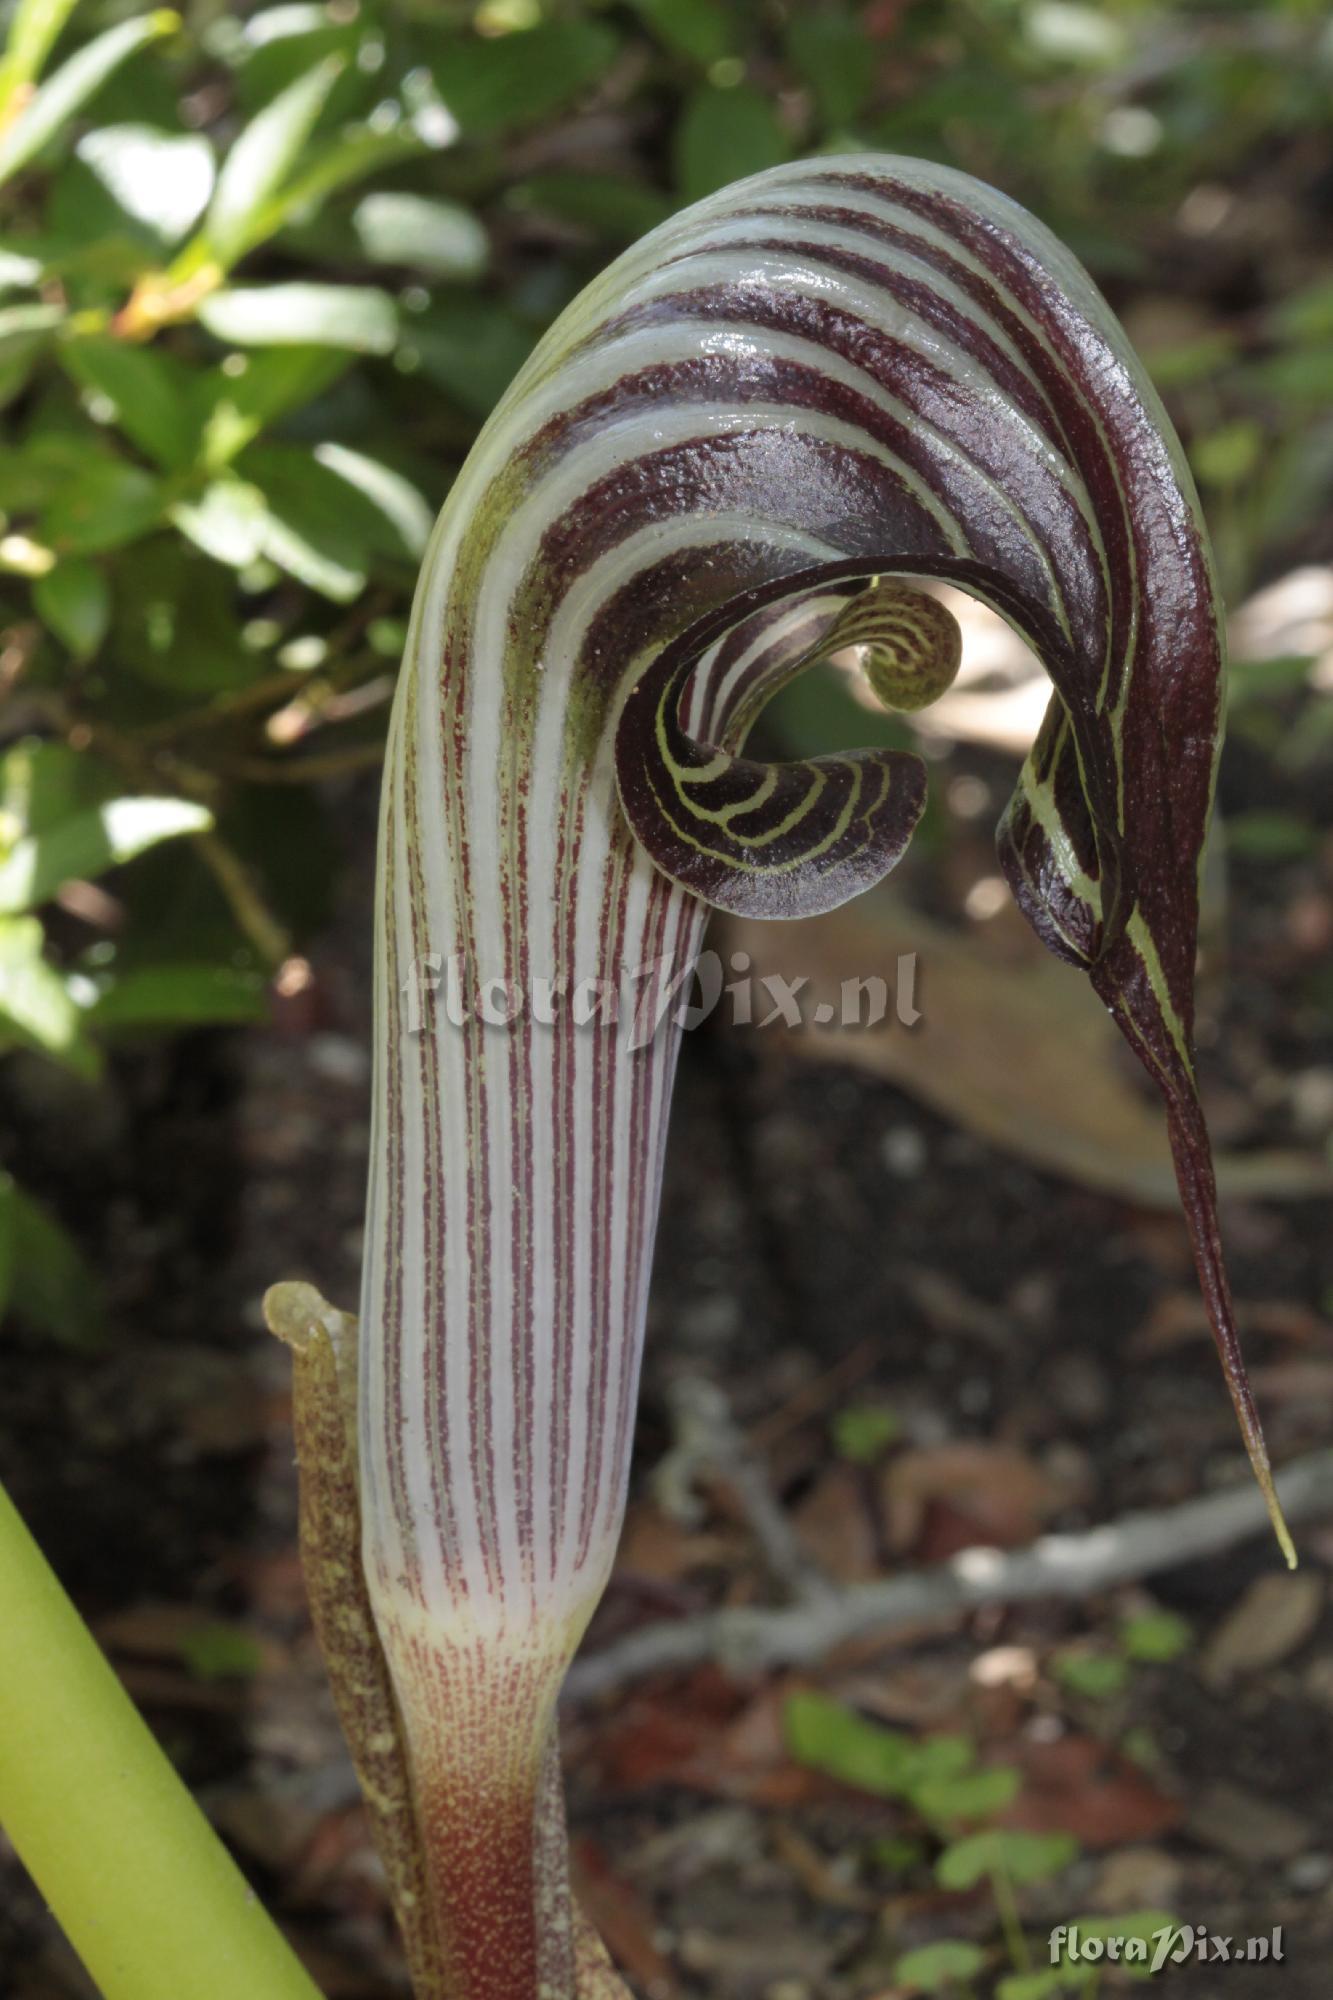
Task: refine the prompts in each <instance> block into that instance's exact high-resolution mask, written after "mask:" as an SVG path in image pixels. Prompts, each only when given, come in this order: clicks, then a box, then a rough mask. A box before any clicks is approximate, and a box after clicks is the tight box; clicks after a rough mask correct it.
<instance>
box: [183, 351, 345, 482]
mask: <svg viewBox="0 0 1333 2000" xmlns="http://www.w3.org/2000/svg"><path fill="white" fill-rule="evenodd" d="M350 365H351V357H350V356H349V355H348V354H347V353H346V352H345V351H343V350H340V349H338V348H333V347H302V346H294V347H270V348H265V349H262V350H260V351H259V352H257V353H254V354H244V355H239V354H238V355H233V356H231V357H230V359H229V362H228V365H227V366H226V367H225V368H214V369H210V370H209V372H208V373H207V374H206V375H205V376H204V377H203V378H202V379H201V380H196V384H195V393H196V399H197V401H198V402H199V403H200V404H201V405H202V407H203V408H204V409H205V410H206V412H207V414H206V416H205V418H204V424H203V446H202V453H201V456H202V458H203V461H204V463H205V464H206V465H207V466H209V467H210V468H211V469H212V470H214V471H220V470H221V469H222V468H223V467H224V466H225V465H227V464H228V463H229V461H230V460H231V459H233V458H235V456H236V454H237V453H238V452H240V451H244V449H245V447H246V445H248V444H251V443H253V441H254V439H255V438H256V437H257V436H258V435H259V433H260V431H262V430H263V429H264V427H265V426H266V425H267V424H271V423H272V422H273V421H274V419H275V418H277V417H281V416H284V415H285V414H286V413H287V411H288V410H295V409H300V408H302V407H304V406H305V405H307V404H310V403H313V402H314V401H315V399H316V397H318V396H320V395H321V394H322V393H323V392H324V390H325V389H327V388H328V387H329V386H330V384H331V383H333V382H336V381H337V379H338V377H339V376H340V375H341V374H343V373H344V371H345V370H346V369H347V368H348V367H349V366H350Z"/></svg>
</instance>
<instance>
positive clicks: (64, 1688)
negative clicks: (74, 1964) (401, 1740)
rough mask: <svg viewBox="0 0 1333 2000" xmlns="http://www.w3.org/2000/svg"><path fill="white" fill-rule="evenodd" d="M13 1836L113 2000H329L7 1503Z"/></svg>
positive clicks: (9, 1816) (0, 1605)
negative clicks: (324, 1999)
mask: <svg viewBox="0 0 1333 2000" xmlns="http://www.w3.org/2000/svg"><path fill="white" fill-rule="evenodd" d="M0 1823H3V1825H4V1828H5V1831H6V1833H7V1834H8V1835H9V1837H10V1839H11V1840H12V1841H13V1843H14V1846H15V1848H16V1849H17V1850H18V1853H19V1855H20V1857H21V1858H22V1860H23V1862H24V1863H25V1865H26V1866H27V1867H28V1869H29V1870H30V1872H31V1874H32V1876H33V1878H34V1880H35V1881H36V1883H37V1886H38V1888H39V1889H40V1890H41V1892H42V1894H43V1896H44V1897H45V1898H46V1900H47V1902H48V1903H49V1905H50V1907H51V1910H52V1912H53V1914H54V1915H55V1917H56V1918H57V1919H58V1921H59V1922H60V1923H61V1924H62V1925H63V1927H64V1929H65V1931H66V1933H67V1935H68V1937H69V1939H70V1942H71V1943H72V1944H73V1946H74V1948H75V1950H76V1951H77V1952H78V1954H79V1956H80V1958H81V1959H82V1960H83V1962H84V1964H85V1966H86V1967H87V1969H88V1971H89V1973H90V1974H91V1975H92V1977H93V1979H94V1980H95V1981H96V1983H97V1985H98V1986H99V1988H100V1989H101V1992H102V1994H103V1995H104V1996H105V2000H184V1996H185V1995H187V1994H188V1995H189V2000H319V1996H318V1993H317V1991H316V1988H315V1987H314V1986H313V1985H312V1984H311V1982H310V1980H309V1978H308V1977H307V1976H306V1974H305V1972H304V1971H303V1970H302V1968H301V1965H300V1963H299V1962H298V1960H297V1959H296V1957H295V1955H294V1954H293V1952H292V1950H291V1948H290V1946H289V1945H288V1944H287V1942H286V1940H285V1939H284V1938H283V1936H282V1934H281V1932H280V1931H279V1930H278V1929H277V1928H276V1926H275V1925H274V1924H272V1923H271V1922H270V1920H269V1918H268V1917H266V1916H265V1914H264V1912H263V1910H262V1909H261V1908H260V1905H259V1903H258V1901H257V1900H256V1898H255V1894H254V1891H253V1890H252V1889H251V1888H250V1886H249V1884H248V1883H247V1882H246V1880H245V1878H244V1876H243V1875H242V1874H241V1873H240V1870H239V1869H238V1868H237V1867H236V1865H235V1863H234V1862H233V1861H232V1859H231V1857H230V1855H229V1854H228V1853H227V1851H226V1849H225V1848H224V1847H223V1845H222V1843H221V1841H220V1840H219V1839H218V1838H217V1835H216V1834H215V1833H214V1832H213V1830H212V1828H211V1827H210V1826H209V1824H208V1821H207V1820H206V1819H205V1818H204V1816H203V1814H202V1813H201V1812H200V1810H199V1808H198V1806H197V1805H196V1804H195V1802H194V1800H193V1799H192V1798H191V1796H190V1794H189V1792H188V1791H187V1790H186V1788H185V1786H184V1785H183V1784H182V1782H181V1780H180V1778H179V1777H178V1776H177V1774H176V1772H175V1770H174V1769H173V1768H172V1766H171V1763H170V1761H169V1760H168V1758H167V1756H166V1754H165V1753H164V1751H163V1750H162V1748H161V1746H160V1745H159V1744H158V1742H157V1741H156V1739H155V1738H154V1737H153V1735H152V1733H151V1731H150V1730H149V1729H148V1726H147V1724H146V1723H145V1722H144V1721H143V1719H142V1717H141V1716H140V1715H139V1713H138V1711H137V1710H136V1709H135V1707H134V1704H133V1703H132V1702H131V1700H130V1698H129V1696H128V1695H127V1694H126V1692H125V1690H124V1688H123V1687H122V1686H121V1684H120V1682H119V1680H118V1679H117V1678H116V1675H115V1673H114V1672H113V1671H112V1669H111V1667H110V1666H109V1664H108V1663H107V1661H106V1659H105V1658H104V1656H103V1655H102V1653H101V1652H100V1651H99V1649H98V1647H97V1645H96V1643H95V1641H94V1640H93V1638H92V1635H91V1634H90V1632H89V1631H88V1628H87V1627H86V1625H85V1624H84V1623H83V1621H82V1619H81V1618H80V1617H79V1614H78V1612H77V1611H76V1610H75V1609H74V1606H73V1605H72V1604H71V1603H70V1601H69V1598H68V1597H67V1596H66V1595H65V1592H64V1591H63V1590H62V1589H61V1587H60V1584H59V1583H58V1582H57V1580H56V1578H55V1576H54V1575H53V1574H52V1571H51V1570H50V1568H49V1567H48V1565H47V1563H46V1560H45V1558H44V1557H43V1555H42V1553H41V1550H40V1549H39V1548H38V1547H37V1544H36V1543H35V1542H34V1541H33V1539H32V1537H31V1535H30V1534H29V1533H28V1531H27V1529H26V1528H25V1527H24V1525H23V1522H22V1521H21V1520H20V1518H19V1516H18V1514H17V1513H16V1512H15V1509H14V1507H13V1504H12V1502H11V1501H10V1500H9V1498H8V1497H7V1495H6V1494H5V1493H4V1491H3V1489H0Z"/></svg>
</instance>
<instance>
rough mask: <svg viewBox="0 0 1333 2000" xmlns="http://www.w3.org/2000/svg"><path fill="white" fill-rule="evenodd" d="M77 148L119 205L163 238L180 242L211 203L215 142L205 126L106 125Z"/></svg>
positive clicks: (80, 155)
mask: <svg viewBox="0 0 1333 2000" xmlns="http://www.w3.org/2000/svg"><path fill="white" fill-rule="evenodd" d="M75 150H76V151H77V153H78V156H79V158H80V159H81V160H82V161H83V163H84V165H85V166H86V167H87V168H88V169H89V171H90V172H91V173H93V174H95V175H96V177H97V179H98V180H99V181H100V182H101V184H102V186H103V187H104V188H105V189H106V191H107V193H108V194H109V195H110V196H111V197H112V199H113V200H114V201H115V203H116V205H117V206H118V207H119V208H122V209H123V210H124V211H125V214H126V215H128V216H130V217H131V218H132V219H133V220H134V221H135V222H138V223H142V224H143V226H144V228H146V229H150V230H151V231H152V232H153V234H154V236H156V237H157V238H158V239H159V241H160V242H162V243H163V244H171V243H176V242H179V240H180V238H181V237H182V236H184V234H185V232H186V231H187V230H188V229H192V228H193V227H194V225H195V223H196V222H197V221H198V220H199V218H200V216H201V215H202V214H203V212H204V210H205V208H207V206H208V198H209V195H210V194H211V193H212V191H213V148H212V147H211V146H210V145H209V143H208V140H207V139H206V138H205V137H204V135H203V133H202V132H161V131H158V130H157V129H156V127H154V126H152V125H104V126H103V127H102V128H101V130H100V131H97V132H87V133H85V134H84V136H83V138H82V139H80V141H79V143H78V146H77V147H76V149H75Z"/></svg>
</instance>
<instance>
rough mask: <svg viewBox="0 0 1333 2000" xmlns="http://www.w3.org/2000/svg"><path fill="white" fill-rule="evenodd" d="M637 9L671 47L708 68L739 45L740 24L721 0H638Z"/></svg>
mask: <svg viewBox="0 0 1333 2000" xmlns="http://www.w3.org/2000/svg"><path fill="white" fill-rule="evenodd" d="M634 11H635V13H636V14H638V15H639V17H640V19H641V20H643V21H645V22H646V23H647V25H648V26H649V27H650V28H651V29H652V31H653V33H654V34H655V35H656V36H657V37H658V38H659V40H661V41H663V42H665V43H666V45H667V47H668V48H669V49H675V50H676V51H677V52H678V53H679V54H680V55H683V56H689V57H690V58H691V60H692V61H694V62H697V63H699V64H701V65H702V66H703V68H705V69H708V68H710V67H711V66H712V64H713V63H715V62H721V61H722V59H723V58H724V57H725V56H729V55H730V54H731V53H732V51H733V49H734V48H735V45H736V29H737V26H738V25H739V24H738V23H737V22H736V20H735V19H734V18H733V17H732V15H731V14H730V12H729V11H728V9H727V8H726V7H724V6H723V5H722V4H721V0H634Z"/></svg>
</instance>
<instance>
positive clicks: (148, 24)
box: [0, 9, 180, 181]
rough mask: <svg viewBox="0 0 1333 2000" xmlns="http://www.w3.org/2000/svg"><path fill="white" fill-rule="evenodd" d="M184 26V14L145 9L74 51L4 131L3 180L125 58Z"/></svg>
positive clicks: (63, 123) (1, 145) (0, 155)
mask: <svg viewBox="0 0 1333 2000" xmlns="http://www.w3.org/2000/svg"><path fill="white" fill-rule="evenodd" d="M179 26H180V16H179V15H178V14H173V13H171V12H170V11H168V10H166V9H159V10H158V11H157V12H156V13H153V14H141V15H139V16H138V18H137V19H136V20H133V21H122V22H121V24H120V26H119V27H117V28H108V29H107V31H106V33H105V34H104V35H98V36H97V37H96V38H95V39H94V40H93V41H91V42H88V43H86V44H85V45H84V47H83V48H81V49H79V50H78V52H77V53H76V54H74V55H72V56H71V57H70V59H69V61H68V62H67V63H64V64H63V65H62V66H61V68H59V69H58V70H57V71H56V73H55V75H54V76H53V77H51V79H50V80H49V82H47V83H44V84H43V85H42V86H41V88H40V89H39V90H37V91H36V92H35V93H34V94H33V96H32V97H30V98H29V100H28V102H27V104H26V105H25V106H24V108H23V110H22V111H21V112H20V113H19V115H18V117H17V118H16V119H15V120H14V122H13V124H12V125H10V126H9V127H8V129H7V130H6V131H5V132H4V133H3V134H0V181H6V180H8V179H9V178H10V176H11V175H13V174H16V173H17V172H18V171H19V168H20V167H26V166H27V164H28V162H29V160H31V159H32V158H33V157H34V155H35V154H37V153H39V152H40V151H41V149H42V147H43V146H44V145H45V144H46V142H47V140H48V139H53V138H54V137H55V135H56V133H57V132H59V131H60V130H61V129H62V128H63V127H64V126H66V125H67V124H68V123H69V121H70V119H72V118H73V116H74V114H75V112H76V111H78V110H79V108H80V107H81V106H82V105H83V104H85V103H86V102H87V100H88V99H89V98H90V97H91V96H92V95H93V92H94V91H95V90H97V89H99V88H100V86H101V85H102V84H103V83H105V82H106V79H107V78H108V77H109V76H110V75H111V73H112V71H113V70H115V69H117V68H119V66H120V64H121V63H123V62H125V61H126V60H127V59H128V58H129V57H130V56H132V55H134V54H135V53H136V52H137V51H138V50H139V49H141V48H144V47H146V45H147V44H148V43H149V42H154V41H157V40H158V39H159V38H160V37H161V36H163V35H170V34H174V33H175V31H176V29H177V28H178V27H179Z"/></svg>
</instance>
